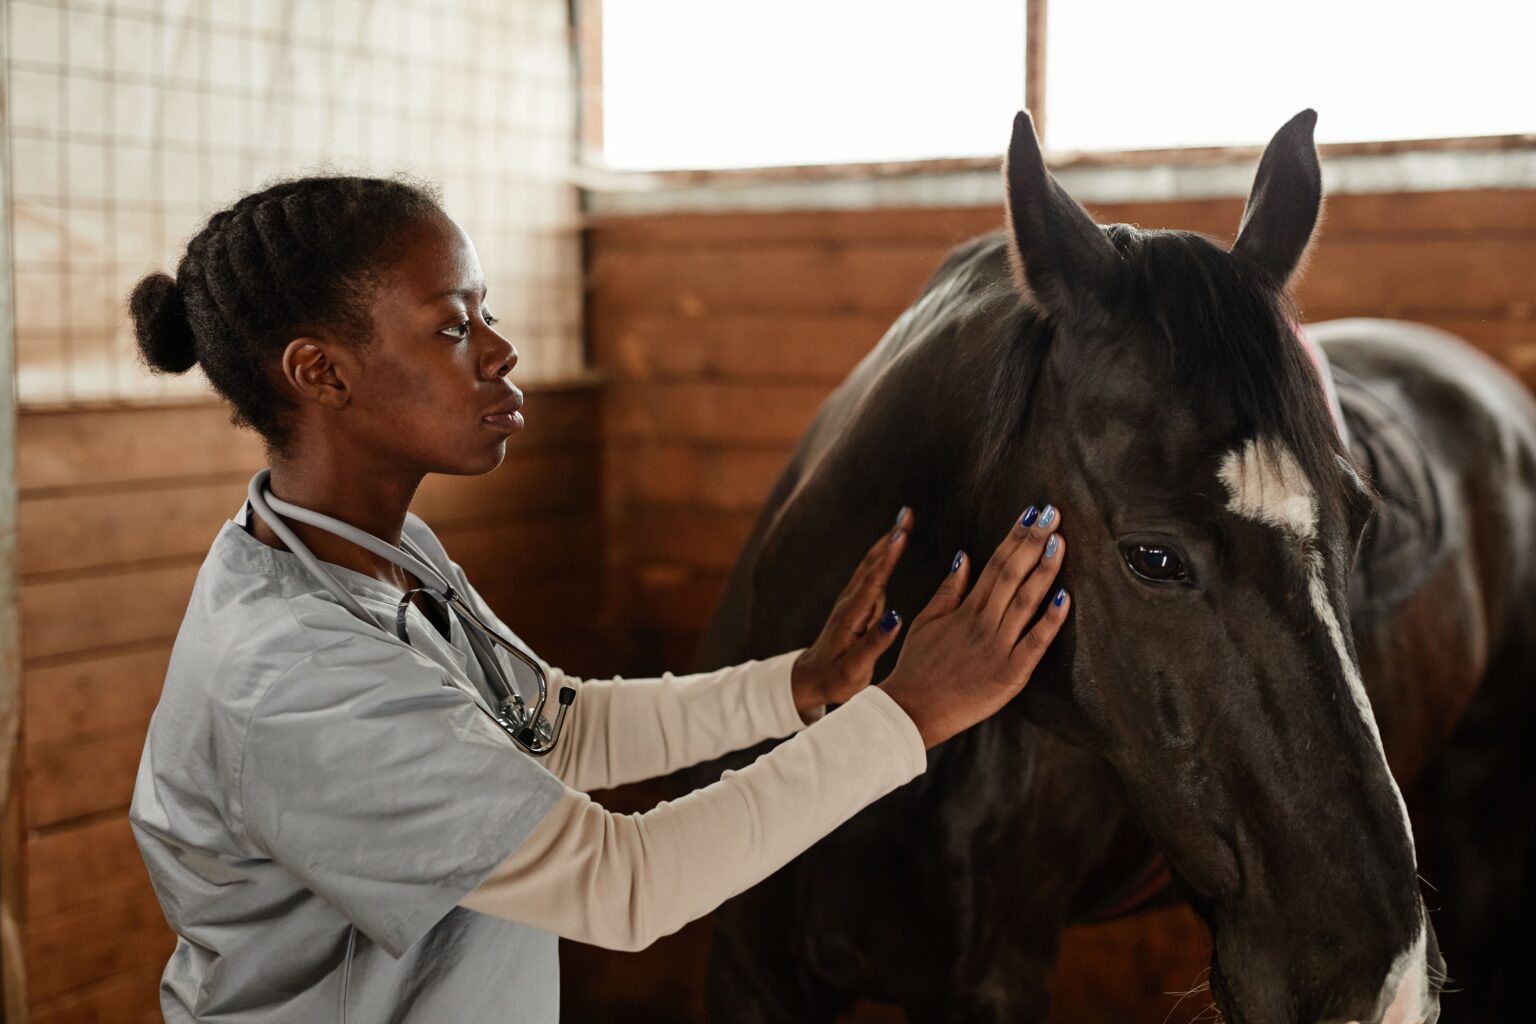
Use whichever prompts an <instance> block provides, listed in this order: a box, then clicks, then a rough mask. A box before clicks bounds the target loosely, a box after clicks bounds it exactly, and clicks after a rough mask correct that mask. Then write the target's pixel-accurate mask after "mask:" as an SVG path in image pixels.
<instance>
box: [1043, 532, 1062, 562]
mask: <svg viewBox="0 0 1536 1024" xmlns="http://www.w3.org/2000/svg"><path fill="white" fill-rule="evenodd" d="M1060 549H1061V537H1059V536H1058V535H1056V534H1054V533H1053V534H1051V539H1050V540H1048V541H1046V542H1045V557H1046V558H1055V557H1056V552H1057V551H1059V550H1060Z"/></svg>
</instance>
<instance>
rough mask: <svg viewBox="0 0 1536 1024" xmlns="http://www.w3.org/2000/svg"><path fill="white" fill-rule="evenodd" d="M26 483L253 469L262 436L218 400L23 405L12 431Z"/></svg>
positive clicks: (135, 478) (61, 484) (53, 483)
mask: <svg viewBox="0 0 1536 1024" xmlns="http://www.w3.org/2000/svg"><path fill="white" fill-rule="evenodd" d="M16 440H17V462H18V465H17V477H18V480H19V481H20V483H21V488H22V490H23V491H28V490H33V489H37V488H43V487H69V486H78V485H81V484H92V485H103V484H111V483H125V482H129V481H138V480H153V479H163V478H165V477H171V476H179V477H187V476H199V475H204V474H228V473H230V472H231V471H232V470H239V471H240V472H252V473H253V472H255V471H256V470H257V469H258V468H260V467H261V465H262V463H263V461H264V460H263V452H262V447H261V442H260V441H259V440H258V439H257V438H256V435H254V434H252V433H251V432H250V431H248V430H236V429H235V428H234V427H232V426H231V425H230V423H229V415H228V413H227V412H226V411H225V409H224V407H223V406H222V405H219V404H216V403H208V404H198V405H186V406H149V407H143V408H127V407H124V408H117V409H92V410H89V411H78V410H71V411H60V412H36V411H33V412H28V413H26V414H24V415H23V416H22V417H21V422H20V424H19V426H18V432H17V438H16Z"/></svg>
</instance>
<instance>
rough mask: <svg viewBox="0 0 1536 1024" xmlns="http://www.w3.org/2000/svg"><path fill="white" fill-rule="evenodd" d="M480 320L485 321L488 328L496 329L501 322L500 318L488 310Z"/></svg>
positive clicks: (482, 314) (482, 313)
mask: <svg viewBox="0 0 1536 1024" xmlns="http://www.w3.org/2000/svg"><path fill="white" fill-rule="evenodd" d="M480 319H482V320H484V321H485V326H487V327H494V326H496V324H497V323H498V322H499V321H500V320H501V318H500V317H498V316H497V315H496V314H495V313H492V312H491V311H490V310H488V309H487V310H484V311H482V312H481V314H480Z"/></svg>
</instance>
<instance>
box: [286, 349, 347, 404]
mask: <svg viewBox="0 0 1536 1024" xmlns="http://www.w3.org/2000/svg"><path fill="white" fill-rule="evenodd" d="M347 376H348V373H347V370H346V368H345V367H343V366H341V365H338V363H337V361H336V360H334V359H332V358H331V345H330V343H328V342H326V341H323V340H322V339H320V338H295V339H293V340H292V341H290V342H289V343H288V347H287V348H285V349H284V350H283V380H284V381H285V382H286V383H287V384H288V386H289V387H290V388H292V389H293V390H294V392H295V393H296V394H297V395H298V396H299V397H300V398H302V399H307V400H309V401H311V402H319V403H320V404H321V405H323V406H325V407H326V408H328V409H344V408H346V406H347V403H348V402H350V401H351V400H352V390H351V388H350V387H349V386H348V382H347Z"/></svg>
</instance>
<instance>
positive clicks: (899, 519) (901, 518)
mask: <svg viewBox="0 0 1536 1024" xmlns="http://www.w3.org/2000/svg"><path fill="white" fill-rule="evenodd" d="M906 521H907V506H905V505H903V506H901V511H900V512H897V513H896V525H895V526H893V527H891V540H895V539H896V538H897V537H899V536H901V525H902V524H903V523H905V522H906Z"/></svg>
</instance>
